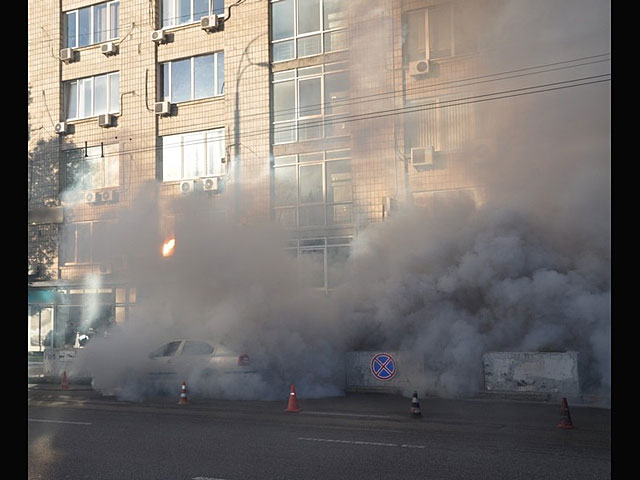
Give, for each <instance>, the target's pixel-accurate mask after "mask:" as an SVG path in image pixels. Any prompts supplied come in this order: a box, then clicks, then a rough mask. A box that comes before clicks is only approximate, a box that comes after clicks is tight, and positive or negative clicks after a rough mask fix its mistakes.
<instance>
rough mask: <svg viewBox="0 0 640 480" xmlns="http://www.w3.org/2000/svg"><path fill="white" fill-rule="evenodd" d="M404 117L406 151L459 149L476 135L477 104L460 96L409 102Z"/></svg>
mask: <svg viewBox="0 0 640 480" xmlns="http://www.w3.org/2000/svg"><path fill="white" fill-rule="evenodd" d="M407 109H408V110H409V111H408V112H407V113H405V114H404V115H403V120H404V145H405V153H407V154H410V153H411V148H416V147H433V149H434V151H443V152H445V151H448V152H451V151H456V150H460V149H462V148H464V146H465V145H466V143H467V142H468V141H469V140H471V139H472V138H473V132H472V129H473V105H471V104H469V103H466V104H464V103H456V99H455V98H453V97H451V98H446V97H442V98H437V99H424V100H421V101H419V102H418V101H415V102H408V103H407Z"/></svg>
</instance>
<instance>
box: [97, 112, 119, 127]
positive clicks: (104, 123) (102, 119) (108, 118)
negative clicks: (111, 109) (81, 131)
mask: <svg viewBox="0 0 640 480" xmlns="http://www.w3.org/2000/svg"><path fill="white" fill-rule="evenodd" d="M114 123H115V117H114V116H113V115H111V114H110V113H104V114H102V115H98V125H100V126H101V127H113V125H114Z"/></svg>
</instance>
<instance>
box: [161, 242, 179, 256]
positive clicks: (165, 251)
mask: <svg viewBox="0 0 640 480" xmlns="http://www.w3.org/2000/svg"><path fill="white" fill-rule="evenodd" d="M175 245H176V239H175V238H172V239H171V240H168V241H167V242H165V244H164V245H162V256H163V257H169V256H171V255H173V247H175Z"/></svg>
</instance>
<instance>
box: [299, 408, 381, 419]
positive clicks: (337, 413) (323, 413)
mask: <svg viewBox="0 0 640 480" xmlns="http://www.w3.org/2000/svg"><path fill="white" fill-rule="evenodd" d="M300 413H310V414H311V415H339V416H342V417H366V418H391V417H390V416H389V415H367V414H364V413H339V412H308V411H306V412H305V411H304V410H303V411H302V412H300Z"/></svg>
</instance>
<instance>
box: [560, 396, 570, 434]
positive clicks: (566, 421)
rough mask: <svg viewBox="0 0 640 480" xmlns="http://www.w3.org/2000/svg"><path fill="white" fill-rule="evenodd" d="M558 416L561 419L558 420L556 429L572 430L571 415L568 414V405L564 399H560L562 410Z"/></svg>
mask: <svg viewBox="0 0 640 480" xmlns="http://www.w3.org/2000/svg"><path fill="white" fill-rule="evenodd" d="M560 415H562V418H561V419H560V423H559V424H558V428H574V427H573V422H571V414H570V413H569V404H568V403H567V399H566V398H563V399H562V410H561V411H560Z"/></svg>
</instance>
